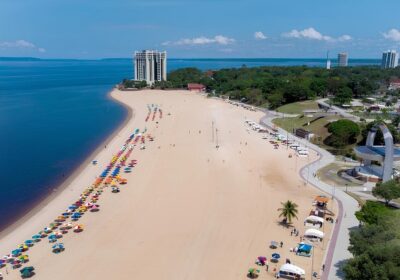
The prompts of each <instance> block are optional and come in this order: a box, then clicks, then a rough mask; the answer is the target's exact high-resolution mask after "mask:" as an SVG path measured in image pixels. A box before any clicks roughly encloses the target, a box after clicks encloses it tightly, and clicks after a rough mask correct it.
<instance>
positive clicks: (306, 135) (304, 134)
mask: <svg viewBox="0 0 400 280" xmlns="http://www.w3.org/2000/svg"><path fill="white" fill-rule="evenodd" d="M295 135H296V136H298V137H300V138H304V139H307V140H310V139H311V138H312V137H313V136H314V134H313V133H311V132H310V131H307V130H305V129H302V128H296V130H295Z"/></svg>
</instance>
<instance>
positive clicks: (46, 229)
mask: <svg viewBox="0 0 400 280" xmlns="http://www.w3.org/2000/svg"><path fill="white" fill-rule="evenodd" d="M44 232H45V233H50V232H52V229H51V228H49V227H45V228H44Z"/></svg>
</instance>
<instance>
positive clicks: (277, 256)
mask: <svg viewBox="0 0 400 280" xmlns="http://www.w3.org/2000/svg"><path fill="white" fill-rule="evenodd" d="M280 257H281V255H279V254H278V253H273V254H272V258H274V259H280Z"/></svg>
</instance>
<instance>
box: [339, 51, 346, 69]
mask: <svg viewBox="0 0 400 280" xmlns="http://www.w3.org/2000/svg"><path fill="white" fill-rule="evenodd" d="M348 63H349V55H348V54H347V53H345V52H342V53H339V54H338V66H339V67H346V66H348Z"/></svg>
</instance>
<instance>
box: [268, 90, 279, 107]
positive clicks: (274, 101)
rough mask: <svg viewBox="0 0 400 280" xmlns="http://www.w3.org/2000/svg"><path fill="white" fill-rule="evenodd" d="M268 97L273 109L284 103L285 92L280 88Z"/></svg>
mask: <svg viewBox="0 0 400 280" xmlns="http://www.w3.org/2000/svg"><path fill="white" fill-rule="evenodd" d="M267 99H268V102H269V107H270V108H271V109H275V108H278V107H279V106H281V105H282V104H283V93H282V92H281V91H279V90H276V91H274V92H272V93H271V94H270V95H268V97H267Z"/></svg>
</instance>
